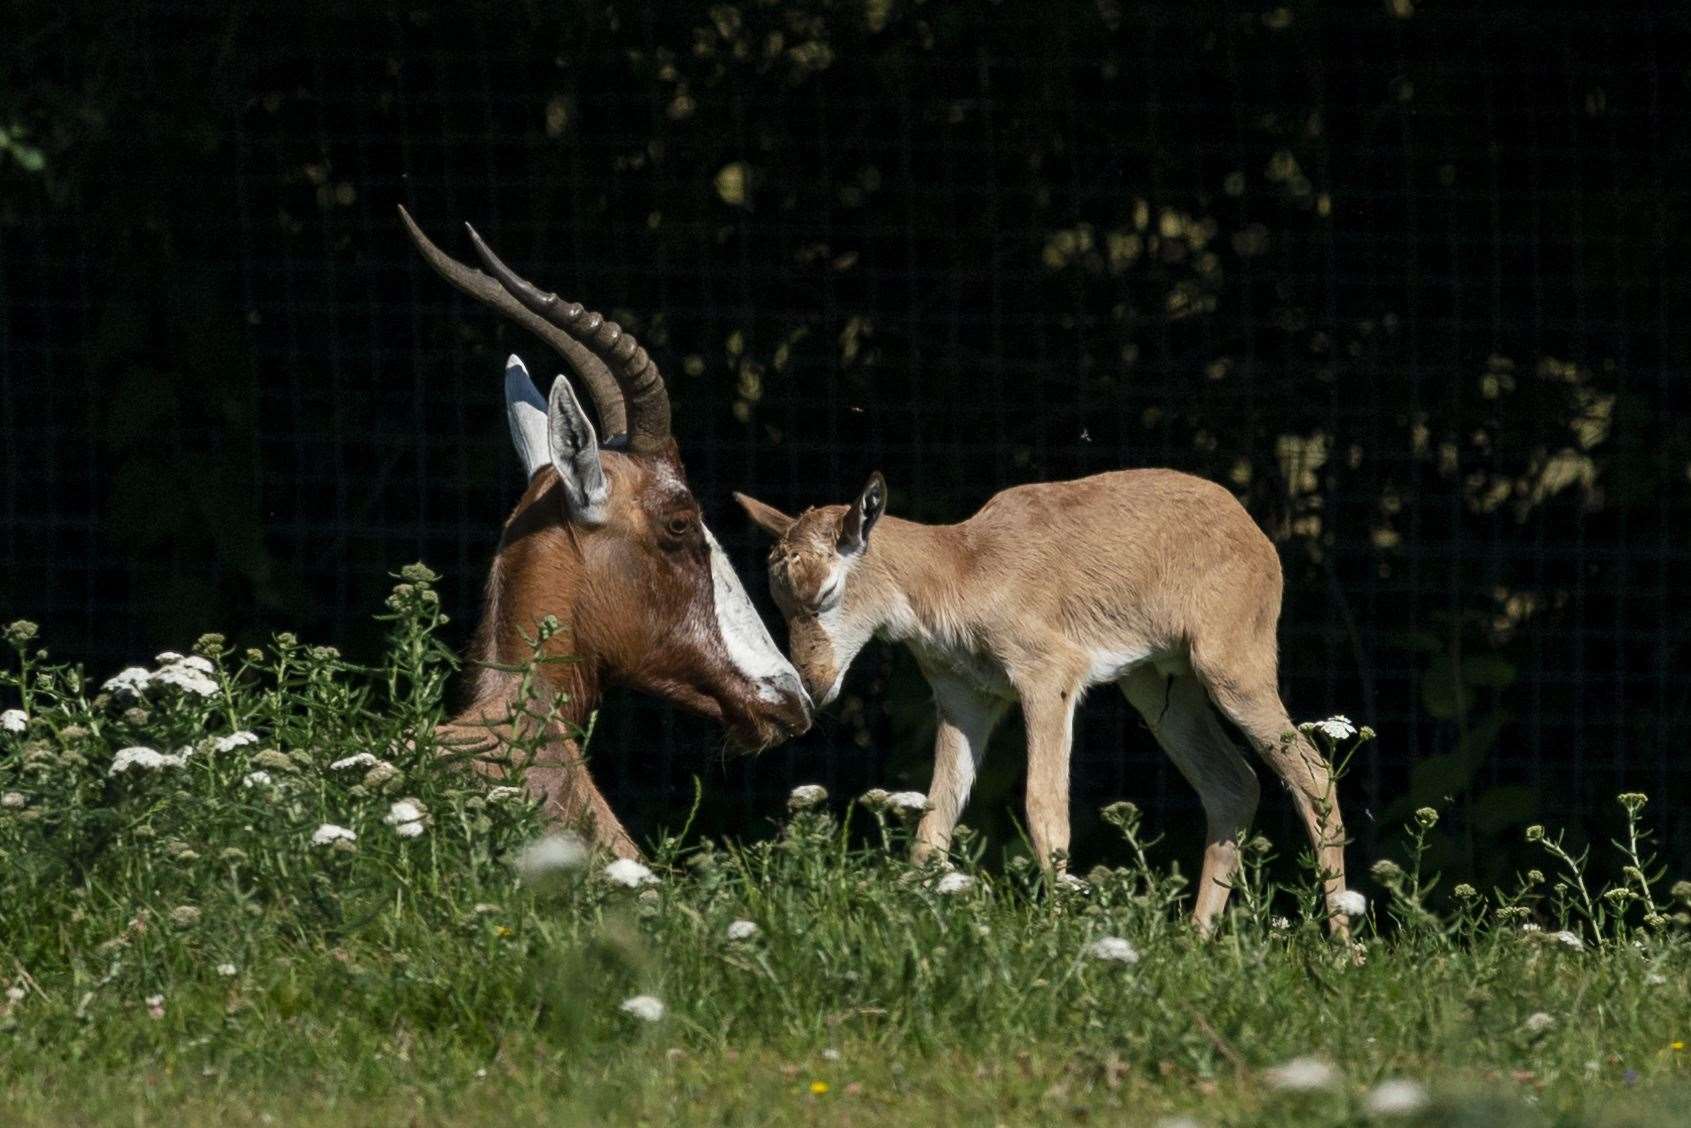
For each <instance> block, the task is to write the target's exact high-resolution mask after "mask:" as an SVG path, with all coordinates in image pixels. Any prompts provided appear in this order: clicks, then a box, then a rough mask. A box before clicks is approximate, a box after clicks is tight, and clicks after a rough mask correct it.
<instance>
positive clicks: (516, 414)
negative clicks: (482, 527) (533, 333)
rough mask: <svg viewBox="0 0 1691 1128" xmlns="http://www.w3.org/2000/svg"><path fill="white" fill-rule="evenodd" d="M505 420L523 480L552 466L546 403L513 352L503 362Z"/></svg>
mask: <svg viewBox="0 0 1691 1128" xmlns="http://www.w3.org/2000/svg"><path fill="white" fill-rule="evenodd" d="M505 420H506V422H508V423H510V425H511V445H512V446H514V447H516V448H517V457H518V458H520V459H522V463H523V475H524V477H527V478H532V477H534V475H535V474H536V473H537V472H538V471H539V470H540V468H541V467H542V466H550V465H552V453H551V447H550V441H549V439H548V438H547V428H546V401H545V400H543V399H541V398H540V392H539V390H538V389H537V388H535V386H534V381H533V380H531V379H529V375H528V369H527V368H525V367H523V362H522V360H521V359H520V358H519V357H518V356H517V355H516V354H515V353H512V354H511V358H510V359H509V360H507V361H506V362H505Z"/></svg>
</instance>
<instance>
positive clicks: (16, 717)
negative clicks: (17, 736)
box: [0, 709, 29, 732]
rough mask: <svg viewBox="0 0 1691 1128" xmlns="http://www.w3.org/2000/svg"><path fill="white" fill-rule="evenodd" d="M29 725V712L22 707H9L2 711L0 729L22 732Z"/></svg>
mask: <svg viewBox="0 0 1691 1128" xmlns="http://www.w3.org/2000/svg"><path fill="white" fill-rule="evenodd" d="M28 727H29V714H28V713H26V712H24V711H23V710H22V709H7V710H6V711H5V712H4V713H0V729H5V730H6V731H7V732H22V731H24V730H25V729H27V728H28Z"/></svg>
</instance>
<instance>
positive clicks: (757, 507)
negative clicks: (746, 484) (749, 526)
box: [734, 493, 794, 540]
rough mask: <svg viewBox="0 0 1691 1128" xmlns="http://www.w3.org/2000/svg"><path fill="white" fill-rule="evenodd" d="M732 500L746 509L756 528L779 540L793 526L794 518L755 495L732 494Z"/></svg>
mask: <svg viewBox="0 0 1691 1128" xmlns="http://www.w3.org/2000/svg"><path fill="white" fill-rule="evenodd" d="M734 500H735V501H737V502H739V503H740V508H741V509H744V510H745V511H746V516H747V517H750V518H751V519H752V523H753V524H755V525H757V527H758V528H760V529H762V530H763V531H764V532H766V533H768V534H769V535H770V536H772V537H774V538H775V539H776V540H780V539H781V538H782V537H784V536H786V535H787V531H788V530H789V529H791V528H792V527H793V520H794V518H792V517H789V516H787V515H786V514H785V513H783V512H781V511H780V510H779V509H776V508H775V507H774V506H773V505H765V504H764V503H763V502H761V501H759V500H758V499H757V498H755V497H747V496H746V495H745V494H743V493H737V494H735V495H734Z"/></svg>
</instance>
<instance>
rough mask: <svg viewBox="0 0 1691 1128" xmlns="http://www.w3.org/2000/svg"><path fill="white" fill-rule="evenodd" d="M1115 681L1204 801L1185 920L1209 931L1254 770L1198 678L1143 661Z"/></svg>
mask: <svg viewBox="0 0 1691 1128" xmlns="http://www.w3.org/2000/svg"><path fill="white" fill-rule="evenodd" d="M1117 684H1118V685H1119V686H1120V687H1121V691H1122V693H1123V694H1125V695H1126V696H1127V700H1128V702H1129V703H1130V704H1132V706H1133V707H1134V709H1136V710H1138V712H1139V715H1140V716H1141V717H1143V718H1144V719H1145V724H1146V725H1148V726H1149V727H1150V729H1151V732H1152V733H1153V734H1154V735H1155V736H1156V738H1157V743H1158V744H1160V745H1162V748H1163V751H1164V752H1167V753H1168V758H1169V759H1170V760H1173V761H1174V766H1175V767H1177V768H1179V769H1180V774H1181V775H1183V776H1185V777H1186V781H1187V782H1188V783H1190V784H1191V785H1192V786H1193V788H1195V789H1196V790H1197V792H1198V798H1199V799H1200V800H1202V802H1203V804H1204V817H1205V822H1206V824H1207V825H1206V828H1205V829H1206V838H1207V840H1206V842H1205V844H1204V864H1203V869H1202V871H1201V872H1200V874H1199V876H1198V896H1197V904H1196V905H1195V906H1194V907H1193V910H1192V920H1193V923H1195V924H1196V925H1197V926H1198V930H1199V931H1200V932H1202V933H1204V934H1205V935H1208V934H1209V932H1210V930H1211V929H1212V928H1213V927H1214V924H1215V918H1216V917H1217V916H1218V915H1220V913H1221V911H1222V909H1224V908H1226V907H1227V896H1228V894H1229V893H1231V892H1232V891H1233V887H1232V882H1233V876H1234V874H1235V873H1236V872H1237V871H1238V868H1239V840H1238V839H1239V834H1240V832H1241V831H1243V830H1245V829H1246V828H1247V827H1248V826H1250V822H1251V819H1252V817H1253V816H1255V814H1256V808H1257V798H1258V794H1259V789H1258V786H1257V777H1256V773H1255V772H1253V771H1252V770H1251V766H1250V765H1249V764H1248V763H1246V762H1245V758H1244V757H1243V756H1241V755H1240V754H1239V749H1238V747H1237V746H1235V745H1234V743H1233V739H1232V737H1230V736H1229V735H1228V734H1227V730H1226V729H1225V728H1223V727H1222V725H1221V718H1220V717H1219V716H1217V715H1216V712H1215V707H1214V706H1213V705H1212V704H1211V702H1210V699H1209V694H1207V693H1205V692H1204V687H1203V685H1202V683H1200V682H1199V681H1198V679H1197V678H1195V677H1193V676H1191V675H1190V674H1177V675H1174V676H1165V675H1163V674H1161V673H1159V672H1158V671H1157V670H1156V669H1155V668H1154V667H1152V666H1149V665H1144V666H1140V667H1138V668H1137V669H1135V670H1133V671H1132V672H1130V673H1129V674H1127V676H1125V677H1123V678H1122V679H1121V680H1120V681H1119V682H1118V683H1117Z"/></svg>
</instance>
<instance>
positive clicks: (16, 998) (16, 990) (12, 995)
mask: <svg viewBox="0 0 1691 1128" xmlns="http://www.w3.org/2000/svg"><path fill="white" fill-rule="evenodd" d="M28 994H29V992H27V991H25V990H24V989H23V988H22V987H17V986H12V987H8V988H6V1001H7V1002H9V1003H21V1002H23V1001H24V997H25V996H26V995H28Z"/></svg>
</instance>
